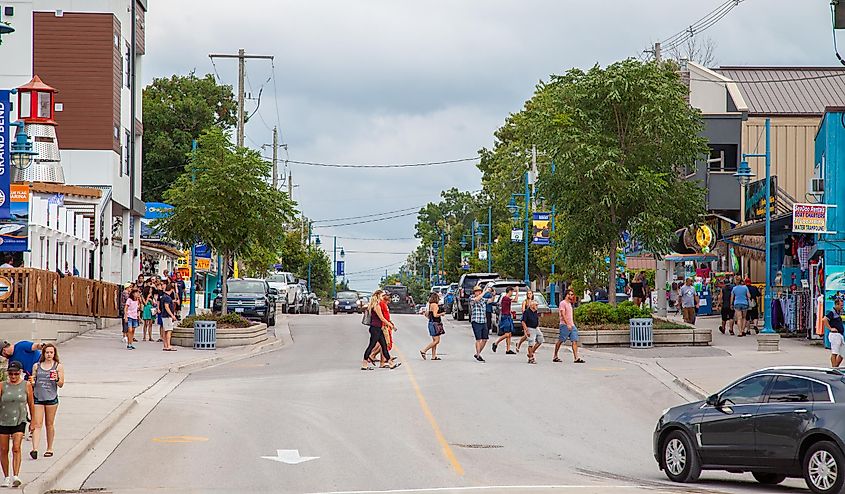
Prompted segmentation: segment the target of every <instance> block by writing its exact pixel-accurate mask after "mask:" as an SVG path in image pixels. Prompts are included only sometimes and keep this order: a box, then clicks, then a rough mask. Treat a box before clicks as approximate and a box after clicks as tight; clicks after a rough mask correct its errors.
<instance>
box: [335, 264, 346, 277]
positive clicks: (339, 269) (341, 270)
mask: <svg viewBox="0 0 845 494" xmlns="http://www.w3.org/2000/svg"><path fill="white" fill-rule="evenodd" d="M345 265H346V261H337V269H336V271H335V272H336V273H337V275H338V276H343V275H345V274H346V272H345V271H344V267H345Z"/></svg>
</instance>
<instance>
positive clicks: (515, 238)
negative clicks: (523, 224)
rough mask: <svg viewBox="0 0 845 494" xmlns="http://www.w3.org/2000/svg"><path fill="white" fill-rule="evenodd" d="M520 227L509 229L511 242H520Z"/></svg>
mask: <svg viewBox="0 0 845 494" xmlns="http://www.w3.org/2000/svg"><path fill="white" fill-rule="evenodd" d="M522 233H523V232H522V228H514V229H512V230H511V242H516V243H519V242H522Z"/></svg>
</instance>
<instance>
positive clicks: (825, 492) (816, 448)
mask: <svg viewBox="0 0 845 494" xmlns="http://www.w3.org/2000/svg"><path fill="white" fill-rule="evenodd" d="M803 463H804V481H805V482H806V483H807V487H809V488H810V490H811V491H813V492H815V493H816V494H832V493H839V492H841V491H842V487H843V484H845V472H843V470H842V469H843V468H844V467H845V457H843V455H842V451H840V450H839V447H838V446H837V445H836V444H834V443H832V442H830V441H819V442H817V443H815V444H813V445H812V446H810V449H808V450H807V453H806V454H805V455H804V462H803Z"/></svg>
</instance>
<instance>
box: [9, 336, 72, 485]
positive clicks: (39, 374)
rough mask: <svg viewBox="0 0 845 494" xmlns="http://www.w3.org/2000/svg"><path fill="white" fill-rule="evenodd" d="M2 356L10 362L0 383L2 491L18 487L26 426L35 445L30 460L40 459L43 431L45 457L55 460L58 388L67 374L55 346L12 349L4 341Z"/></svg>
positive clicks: (30, 345) (26, 344) (21, 345)
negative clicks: (54, 445) (42, 431)
mask: <svg viewBox="0 0 845 494" xmlns="http://www.w3.org/2000/svg"><path fill="white" fill-rule="evenodd" d="M0 355H2V357H3V358H5V359H6V360H7V361H8V365H7V367H6V376H5V377H4V379H3V380H2V381H0V467H2V470H3V479H2V482H0V487H19V486H20V485H21V483H22V482H21V479H20V471H21V463H22V459H23V454H22V447H23V441H24V437H25V436H26V430H27V423H29V432H30V441H31V444H32V447H31V449H30V452H29V456H30V458H32V459H33V460H37V459H38V447H39V445H40V442H41V429H42V427H45V428H46V432H47V434H46V435H47V449H46V451H45V452H44V456H45V457H48V458H49V457H51V456H53V443H54V441H55V438H56V428H55V421H56V412H58V409H59V388H61V387H62V386H64V382H65V371H64V366H63V365H62V364H61V362H60V360H59V351H58V349H57V348H56V346H55V345H53V344H52V343H44V344H41V343H34V342H32V341H19V342H17V343H15V344H14V345H12V344H11V343H9V342H7V341H4V342H2V343H0ZM10 452H11V458H10V457H9V453H10Z"/></svg>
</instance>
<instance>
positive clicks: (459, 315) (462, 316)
mask: <svg viewBox="0 0 845 494" xmlns="http://www.w3.org/2000/svg"><path fill="white" fill-rule="evenodd" d="M463 320H464V313H463V312H461V311H460V309H459V310H458V321H463Z"/></svg>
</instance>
